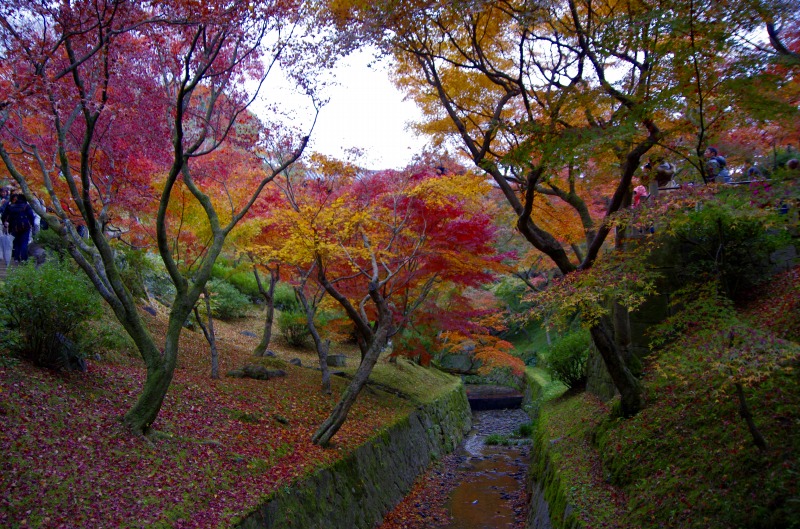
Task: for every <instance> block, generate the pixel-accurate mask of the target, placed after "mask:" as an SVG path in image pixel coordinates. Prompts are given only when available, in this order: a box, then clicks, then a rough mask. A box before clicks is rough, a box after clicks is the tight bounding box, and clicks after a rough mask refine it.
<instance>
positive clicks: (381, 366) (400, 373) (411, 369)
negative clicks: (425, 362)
mask: <svg viewBox="0 0 800 529" xmlns="http://www.w3.org/2000/svg"><path fill="white" fill-rule="evenodd" d="M369 380H370V381H371V382H377V383H379V384H382V385H384V386H389V387H392V388H395V389H396V390H398V391H400V392H401V393H402V394H403V395H406V396H408V397H410V398H411V399H412V400H413V401H414V402H417V403H420V404H425V403H429V402H433V401H434V400H436V399H437V398H439V397H440V396H441V395H444V394H445V393H447V392H448V391H449V390H450V389H452V388H453V386H456V385H458V384H460V383H461V380H460V379H459V378H458V377H454V376H453V375H450V374H447V373H445V372H443V371H439V370H438V369H434V368H429V367H422V366H420V365H419V364H415V363H413V362H410V361H408V360H406V359H404V358H397V362H396V363H387V362H383V361H378V363H377V364H375V368H374V369H373V370H372V374H371V375H370V377H369Z"/></svg>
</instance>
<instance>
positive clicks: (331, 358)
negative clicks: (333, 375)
mask: <svg viewBox="0 0 800 529" xmlns="http://www.w3.org/2000/svg"><path fill="white" fill-rule="evenodd" d="M326 361H327V363H328V365H329V366H331V367H344V366H345V365H346V364H347V357H346V356H345V355H328V358H327V360H326Z"/></svg>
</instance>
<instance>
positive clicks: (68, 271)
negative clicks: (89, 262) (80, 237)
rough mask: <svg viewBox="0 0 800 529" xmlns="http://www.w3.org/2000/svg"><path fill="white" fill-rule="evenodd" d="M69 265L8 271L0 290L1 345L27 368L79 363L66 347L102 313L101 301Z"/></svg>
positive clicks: (28, 266)
mask: <svg viewBox="0 0 800 529" xmlns="http://www.w3.org/2000/svg"><path fill="white" fill-rule="evenodd" d="M70 265H71V262H69V261H66V262H59V261H47V262H46V263H44V264H43V265H42V266H41V267H39V268H38V269H37V268H35V267H34V265H33V263H30V262H29V263H28V264H25V265H24V266H20V267H18V268H12V269H10V270H9V273H8V277H7V279H6V283H5V287H4V288H3V289H0V307H2V308H0V314H2V320H3V324H4V326H5V327H6V329H7V330H8V332H7V333H5V335H4V337H5V341H6V345H7V346H9V347H10V348H11V349H12V350H14V351H15V352H17V353H18V354H19V355H20V356H22V357H23V358H26V359H28V360H30V361H32V362H33V363H35V364H37V365H40V366H43V367H51V368H55V369H61V368H64V369H72V368H76V367H79V366H80V364H81V360H82V358H81V353H80V352H78V350H77V349H76V348H75V347H74V345H73V344H72V343H71V342H72V340H75V339H77V337H78V332H77V331H78V328H79V326H80V325H81V324H82V323H83V322H85V321H86V320H88V319H93V318H97V317H98V316H99V315H100V314H101V313H102V299H101V298H100V295H99V294H98V293H97V292H96V291H95V290H94V288H93V287H92V286H91V285H90V284H89V281H88V280H87V279H86V277H85V276H84V275H83V274H82V273H79V272H78V271H77V270H76V269H75V267H74V266H70Z"/></svg>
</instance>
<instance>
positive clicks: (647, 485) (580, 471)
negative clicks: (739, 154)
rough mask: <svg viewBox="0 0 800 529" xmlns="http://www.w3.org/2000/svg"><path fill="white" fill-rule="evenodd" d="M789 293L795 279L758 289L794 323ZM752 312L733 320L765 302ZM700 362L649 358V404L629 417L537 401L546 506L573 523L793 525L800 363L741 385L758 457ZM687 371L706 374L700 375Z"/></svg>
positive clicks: (692, 357) (798, 502) (561, 401)
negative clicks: (762, 443)
mask: <svg viewBox="0 0 800 529" xmlns="http://www.w3.org/2000/svg"><path fill="white" fill-rule="evenodd" d="M795 276H797V274H796V273H795ZM798 292H800V284H798V282H797V279H796V277H795V278H794V279H792V280H791V281H790V282H789V284H782V286H780V285H779V286H777V288H774V289H772V290H771V291H768V292H767V291H765V292H764V293H763V294H764V295H766V296H768V299H770V300H771V301H770V303H768V304H767V305H768V306H781V307H787V306H788V307H791V308H790V309H789V310H790V311H794V312H793V314H794V316H793V317H794V318H797V317H798V313H797V307H798V304H797V303H795V302H792V303H790V302H789V301H787V299H786V298H787V297H788V298H792V297H793V298H794V299H797V297H798ZM752 306H754V307H761V308H759V309H758V310H757V311H756V312H753V311H749V312H746V311H745V312H743V316H745V317H749V318H750V321H752V324H753V325H754V326H761V320H762V319H764V318H763V317H760V314H761V312H764V313H766V314H769V313H768V311H763V306H764V303H755V304H754V305H752ZM781 316H782V317H783V318H784V319H786V318H787V317H789V319H792V317H791V315H788V316H787V314H786V311H783V313H782V314H781ZM766 319H767V320H770V321H773V319H772V318H771V317H769V318H766ZM793 321H794V323H796V320H793ZM767 327H769V325H764V328H767ZM782 328H783V329H789V330H790V329H796V328H797V327H796V325H794V326H792V325H787V326H783V327H782ZM789 334H791V333H789ZM783 337H784V338H790V339H796V336H792V335H788V336H783ZM688 343H691V340H690V341H689V342H688ZM707 356H708V351H707V350H705V349H703V348H701V347H694V348H692V347H687V348H684V349H677V350H675V349H673V350H672V351H670V352H669V353H663V354H659V353H658V352H656V353H654V357H653V358H651V359H650V364H649V366H648V367H650V371H649V372H648V373H647V374H646V375H645V377H644V379H643V382H644V384H645V386H646V388H647V398H648V404H647V407H646V408H645V409H644V410H642V411H641V412H640V413H639V414H637V415H636V416H634V417H632V418H630V419H622V418H613V415H614V413H613V411H612V410H613V408H614V407H615V403H614V402H611V403H609V404H604V403H602V402H600V401H598V400H597V399H595V398H593V397H591V396H589V395H586V394H577V395H564V396H562V397H559V398H557V399H555V400H552V401H551V402H549V403H546V404H545V405H543V406H542V408H541V413H540V420H539V424H538V432H537V434H538V435H539V436H540V439H539V447H540V448H541V449H542V450H543V451H544V453H546V454H547V456H548V457H549V461H550V463H552V464H553V465H554V466H555V468H556V472H557V474H558V478H559V479H558V480H557V481H556V482H553V483H549V484H548V486H550V487H557V488H558V489H559V490H558V492H560V493H561V494H563V498H564V499H563V501H562V503H563V504H562V505H555V506H554V505H551V508H553V507H555V508H556V511H557V510H558V508H561V509H563V507H564V504H569V505H572V506H573V507H574V508H575V509H576V511H577V512H578V513H579V514H578V517H579V518H580V523H581V524H582V526H583V527H620V528H629V527H636V528H656V527H659V528H661V527H669V528H673V527H675V528H678V527H680V528H703V529H731V528H737V529H762V528H763V529H767V528H781V529H796V528H799V527H800V435H798V432H800V369H798V365H800V364H798V360H800V359H798V358H795V359H793V360H791V361H789V362H786V363H782V364H781V365H778V366H776V368H775V369H774V370H773V371H772V374H771V375H770V376H768V377H767V378H765V379H763V380H760V381H756V382H753V383H751V384H749V385H748V386H747V388H746V393H745V395H746V398H747V402H748V405H749V407H750V410H751V412H752V413H753V416H754V421H755V424H756V426H757V428H758V429H759V431H760V432H761V433H762V434H763V436H764V437H765V439H766V441H767V445H768V447H767V449H766V450H760V449H759V448H757V447H756V445H755V444H754V442H753V438H752V436H751V434H750V432H749V430H748V428H747V425H746V423H745V421H744V420H743V419H742V418H741V417H740V415H739V402H738V399H737V397H736V394H735V392H734V391H732V389H731V385H728V386H725V384H724V381H723V382H722V384H721V383H720V380H719V378H715V374H714V369H713V364H712V362H711V361H710V360H709V359H708V358H707ZM656 364H657V365H658V366H659V367H660V369H658V370H656V369H655V367H654V366H655V365H656ZM697 366H706V368H705V369H704V370H700V371H701V373H700V374H698V370H697ZM667 367H668V369H667ZM667 373H668V374H667ZM726 387H727V389H726ZM550 492H553V491H550ZM556 517H557V515H556Z"/></svg>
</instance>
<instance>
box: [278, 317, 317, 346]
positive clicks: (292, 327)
mask: <svg viewBox="0 0 800 529" xmlns="http://www.w3.org/2000/svg"><path fill="white" fill-rule="evenodd" d="M278 331H280V333H281V336H283V337H284V338H285V339H286V342H287V343H288V344H289V345H292V346H295V347H301V346H303V345H305V342H306V339H307V338H308V336H309V334H310V332H311V331H309V329H308V320H306V314H305V312H303V311H302V310H283V311H281V312H279V313H278Z"/></svg>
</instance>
